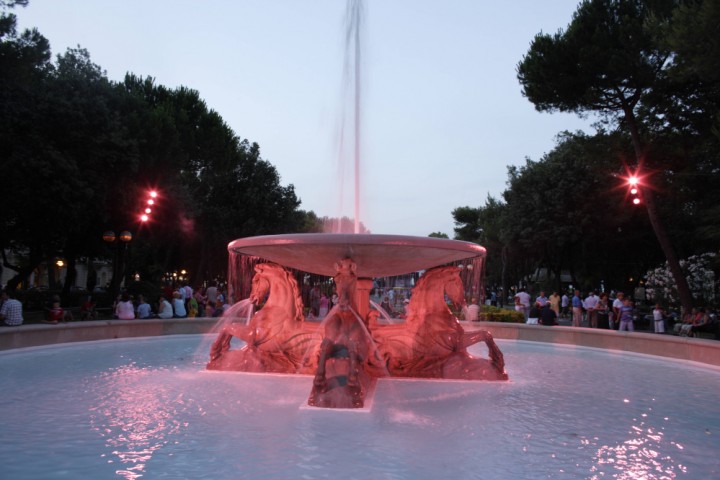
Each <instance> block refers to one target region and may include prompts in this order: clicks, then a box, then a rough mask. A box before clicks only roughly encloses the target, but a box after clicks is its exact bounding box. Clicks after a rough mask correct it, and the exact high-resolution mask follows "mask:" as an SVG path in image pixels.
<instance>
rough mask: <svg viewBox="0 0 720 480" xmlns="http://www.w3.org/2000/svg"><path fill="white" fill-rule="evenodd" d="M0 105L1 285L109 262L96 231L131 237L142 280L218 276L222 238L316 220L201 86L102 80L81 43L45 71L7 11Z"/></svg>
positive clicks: (45, 63) (43, 57) (40, 42)
mask: <svg viewBox="0 0 720 480" xmlns="http://www.w3.org/2000/svg"><path fill="white" fill-rule="evenodd" d="M24 3H26V2H8V1H4V2H3V4H2V5H1V6H8V7H11V6H15V5H23V4H24ZM0 103H1V104H2V108H0V171H2V172H3V178H4V187H3V197H4V199H5V205H4V207H5V208H3V209H2V210H0V224H1V225H2V233H1V234H0V248H2V252H3V257H4V267H5V268H11V269H13V270H16V271H17V275H16V276H15V278H14V279H13V281H12V282H11V283H12V284H13V285H11V286H14V285H16V284H17V283H19V282H22V281H23V280H24V279H25V278H26V277H27V275H28V274H29V273H30V272H31V271H32V270H33V269H34V268H36V267H37V265H38V264H39V263H40V262H42V261H48V260H51V259H53V258H55V257H63V258H65V259H67V260H68V262H67V263H68V264H70V265H73V264H74V261H75V260H76V259H78V258H92V257H98V256H100V257H102V256H105V255H108V254H109V251H108V250H107V246H106V245H104V244H103V240H102V233H103V232H104V231H105V230H115V231H116V232H117V231H120V230H130V231H131V232H132V233H133V234H134V236H135V239H136V240H135V241H133V243H132V248H131V255H130V259H129V262H130V267H131V269H132V271H137V272H138V273H140V274H141V276H143V278H147V279H154V280H158V279H159V277H160V275H162V274H163V273H164V272H167V271H172V270H173V269H179V268H181V267H182V268H185V269H187V270H189V271H190V272H194V274H195V275H194V278H195V279H197V280H201V279H204V278H214V277H216V276H217V275H222V274H224V272H225V269H226V267H227V249H226V248H227V244H228V243H229V242H230V241H231V240H233V239H235V238H238V237H244V236H251V235H260V234H273V233H284V232H298V231H303V230H304V229H306V228H309V227H310V226H311V225H312V222H313V221H314V220H312V219H314V218H315V216H314V214H312V213H310V214H308V213H306V212H304V211H302V210H300V209H299V206H300V200H299V199H298V198H297V196H296V194H295V191H294V187H293V186H292V185H287V186H284V185H282V183H281V179H280V175H279V173H278V172H277V170H276V168H275V167H274V166H273V165H271V164H270V163H269V162H268V161H266V160H264V159H263V158H262V157H261V155H260V146H259V145H258V144H257V143H252V142H250V141H248V140H244V139H241V138H240V137H238V136H237V135H236V134H235V133H234V132H233V131H232V129H231V128H230V127H229V126H228V125H227V124H226V123H225V122H224V121H223V119H222V117H221V116H220V115H219V114H218V113H217V112H215V111H212V110H210V109H208V108H207V106H206V104H205V102H204V101H203V100H202V99H201V98H200V95H199V93H198V92H197V91H195V90H192V89H190V88H187V87H179V88H176V89H169V88H166V87H164V86H162V85H156V84H155V81H154V80H153V79H152V78H151V77H140V76H136V75H134V74H128V75H127V76H126V77H125V79H124V80H123V81H120V82H115V81H111V80H109V79H108V78H107V76H106V73H105V72H104V71H103V70H102V68H101V67H100V66H99V65H96V64H94V63H93V62H92V60H91V58H90V54H89V52H87V51H86V50H85V49H82V48H80V47H78V48H73V49H69V50H68V51H67V52H65V53H63V54H60V55H58V56H57V59H56V61H55V62H51V59H50V45H49V42H48V41H47V39H45V38H44V37H43V36H42V35H41V34H40V33H39V32H38V31H37V30H36V29H33V30H25V31H23V32H18V31H17V29H16V17H15V16H14V15H13V14H7V13H2V15H1V16H0ZM150 188H152V189H157V190H158V191H159V192H161V195H160V198H159V199H158V204H157V205H156V207H157V208H156V209H155V210H156V211H155V212H154V213H153V216H152V222H148V223H145V224H142V223H141V222H139V221H138V209H139V202H140V201H141V199H142V198H143V194H144V192H145V191H147V190H148V189H150ZM308 218H311V220H308ZM7 251H13V252H15V253H16V254H17V257H19V258H21V259H22V261H21V264H11V263H10V262H9V260H8V257H7V256H6V252H7Z"/></svg>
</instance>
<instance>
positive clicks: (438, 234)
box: [428, 232, 450, 238]
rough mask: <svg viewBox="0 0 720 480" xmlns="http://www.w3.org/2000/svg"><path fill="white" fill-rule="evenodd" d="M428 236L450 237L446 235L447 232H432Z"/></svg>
mask: <svg viewBox="0 0 720 480" xmlns="http://www.w3.org/2000/svg"><path fill="white" fill-rule="evenodd" d="M428 237H430V238H450V237H448V236H447V233H442V232H432V233H431V234H430V235H428Z"/></svg>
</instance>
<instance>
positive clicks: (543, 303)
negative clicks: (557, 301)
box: [535, 291, 548, 307]
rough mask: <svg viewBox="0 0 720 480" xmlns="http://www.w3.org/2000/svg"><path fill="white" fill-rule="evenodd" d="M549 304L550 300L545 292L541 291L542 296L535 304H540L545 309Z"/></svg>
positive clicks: (539, 296)
mask: <svg viewBox="0 0 720 480" xmlns="http://www.w3.org/2000/svg"><path fill="white" fill-rule="evenodd" d="M547 302H548V298H547V297H546V296H545V292H544V291H540V295H538V297H537V298H536V299H535V303H539V304H540V306H541V307H544V306H545V304H546V303H547Z"/></svg>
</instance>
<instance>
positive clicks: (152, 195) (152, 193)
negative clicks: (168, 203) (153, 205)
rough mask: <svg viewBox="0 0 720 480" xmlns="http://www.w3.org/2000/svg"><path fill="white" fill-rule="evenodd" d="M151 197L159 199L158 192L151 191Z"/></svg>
mask: <svg viewBox="0 0 720 480" xmlns="http://www.w3.org/2000/svg"><path fill="white" fill-rule="evenodd" d="M150 196H151V197H152V198H155V197H157V192H156V191H155V190H150Z"/></svg>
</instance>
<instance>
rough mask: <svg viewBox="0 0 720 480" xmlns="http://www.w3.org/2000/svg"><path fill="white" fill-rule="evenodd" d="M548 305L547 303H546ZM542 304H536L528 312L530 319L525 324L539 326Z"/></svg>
mask: <svg viewBox="0 0 720 480" xmlns="http://www.w3.org/2000/svg"><path fill="white" fill-rule="evenodd" d="M546 303H547V302H546ZM541 308H542V307H541V306H540V302H535V303H534V304H533V306H532V308H531V309H530V311H529V312H528V319H527V321H526V322H525V323H527V324H528V325H537V324H538V323H539V322H540V309H541Z"/></svg>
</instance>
